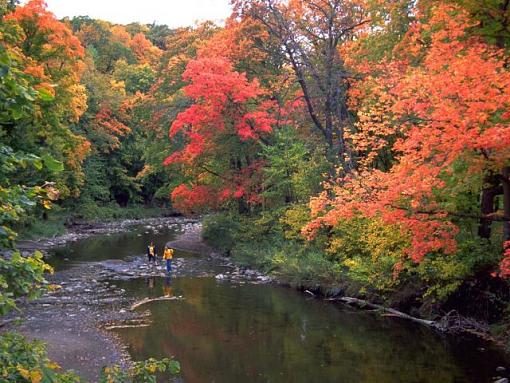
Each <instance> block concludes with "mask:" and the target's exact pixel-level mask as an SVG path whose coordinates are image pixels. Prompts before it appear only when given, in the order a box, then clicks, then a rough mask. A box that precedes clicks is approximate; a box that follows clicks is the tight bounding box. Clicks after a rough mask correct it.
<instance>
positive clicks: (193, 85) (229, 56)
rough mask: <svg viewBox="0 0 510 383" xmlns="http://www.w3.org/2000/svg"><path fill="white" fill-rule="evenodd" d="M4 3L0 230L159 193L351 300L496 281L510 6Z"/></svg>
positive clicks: (502, 232) (506, 159)
mask: <svg viewBox="0 0 510 383" xmlns="http://www.w3.org/2000/svg"><path fill="white" fill-rule="evenodd" d="M0 4H1V9H0V12H1V13H0V14H1V23H0V82H1V87H0V141H1V142H0V162H1V164H2V166H1V168H0V180H1V188H0V190H1V198H2V212H3V214H2V218H1V219H2V222H1V224H2V229H1V230H0V235H1V236H2V244H3V245H4V246H10V245H11V246H12V243H13V241H14V239H15V231H16V229H17V228H20V227H24V226H30V225H31V222H32V221H33V220H34V218H35V220H39V219H45V218H47V215H48V212H47V210H48V209H49V208H50V207H52V206H53V208H54V210H56V211H63V212H67V213H66V214H69V216H72V217H73V219H82V218H87V219H91V218H98V217H99V218H100V217H102V216H103V215H104V212H105V211H107V210H108V209H118V208H120V207H128V206H138V205H143V206H152V207H154V206H156V207H166V208H171V209H172V210H173V211H174V212H179V213H182V214H188V215H196V214H211V213H215V214H216V215H214V216H212V217H213V218H210V219H209V221H208V225H207V228H208V230H209V233H216V235H213V236H212V237H210V240H211V241H213V242H215V245H217V246H218V247H219V248H221V249H222V250H224V251H225V252H226V253H228V254H234V255H237V256H243V255H246V254H247V253H250V254H251V255H252V256H255V255H256V254H257V253H256V251H254V250H253V248H252V247H250V246H251V245H253V244H254V241H255V242H257V241H259V242H267V243H268V244H271V246H272V247H271V248H272V250H269V251H267V252H266V253H265V254H264V255H260V254H259V258H258V259H257V260H256V261H255V262H258V263H260V264H261V265H263V267H267V268H268V269H271V270H277V271H279V272H280V273H283V274H285V273H289V274H292V275H294V276H295V275H301V276H302V277H303V278H304V280H309V279H322V280H323V281H326V282H327V283H329V284H335V283H340V282H339V281H345V280H347V281H350V285H354V286H356V288H357V291H358V293H359V294H362V295H370V294H374V295H376V296H378V297H380V298H381V299H390V300H392V301H396V302H397V303H403V302H407V303H409V302H410V301H412V302H413V303H412V304H413V305H414V306H417V307H420V308H422V309H427V310H430V309H433V308H434V307H436V306H434V305H435V304H436V303H437V302H442V303H443V304H445V305H448V304H449V303H448V302H450V301H449V299H452V297H455V294H457V293H459V292H460V291H462V289H465V288H467V287H466V286H467V283H468V281H469V283H471V284H470V285H469V286H471V287H473V286H475V287H473V289H478V290H477V291H479V290H480V291H482V290H483V291H485V290H486V289H489V290H490V289H493V288H494V289H496V290H498V289H504V291H507V288H508V286H507V282H506V280H505V279H506V278H507V277H508V276H510V178H509V177H510V113H509V107H510V70H509V57H510V56H509V48H510V36H509V33H510V32H509V30H510V29H509V28H510V27H509V23H508V20H509V17H510V14H509V13H510V9H509V5H508V3H507V2H504V1H500V0H483V1H470V0H456V1H442V0H424V1H419V2H416V1H406V0H394V1H377V0H308V1H301V0H288V1H283V0H256V1H244V0H234V1H233V3H232V4H233V9H234V11H233V14H232V15H231V16H230V17H229V18H228V19H227V20H226V22H225V25H224V26H218V25H215V24H213V23H211V22H205V23H202V24H198V25H195V26H190V27H185V28H177V29H171V28H168V27H167V26H164V25H157V24H150V25H145V24H138V23H132V24H128V25H119V24H114V23H111V22H108V21H104V20H97V19H92V18H89V17H87V16H83V17H74V18H65V19H63V20H58V19H57V18H56V17H55V15H54V14H52V13H51V12H50V11H49V10H48V9H47V7H46V5H45V3H44V1H42V0H30V1H28V2H27V3H25V4H23V5H16V4H13V3H12V2H9V1H5V0H4V1H3V2H1V3H0ZM218 233H219V234H218ZM207 235H208V234H207V233H205V236H207ZM222 241H223V242H222ZM250 244H251V245H250ZM259 244H260V243H259ZM275 244H278V245H275ZM247 249H248V250H247ZM296 249H298V250H296ZM301 282H302V281H301ZM301 282H300V283H301ZM326 282H325V283H326ZM404 287H407V288H408V289H406V290H405V291H409V292H408V296H405V297H403V296H398V297H397V295H396V294H397V293H398V292H402V291H403V288H404ZM498 291H500V290H498ZM480 295H482V294H480ZM416 302H418V303H416ZM494 305H495V306H497V309H498V310H499V312H500V313H502V312H503V311H504V307H506V306H505V305H506V303H504V302H503V301H501V302H500V301H498V302H497V303H495V304H494Z"/></svg>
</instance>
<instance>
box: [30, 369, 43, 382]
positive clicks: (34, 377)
mask: <svg viewBox="0 0 510 383" xmlns="http://www.w3.org/2000/svg"><path fill="white" fill-rule="evenodd" d="M41 380H42V374H41V371H40V370H33V371H30V381H31V382H32V383H41Z"/></svg>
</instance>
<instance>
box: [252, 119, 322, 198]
mask: <svg viewBox="0 0 510 383" xmlns="http://www.w3.org/2000/svg"><path fill="white" fill-rule="evenodd" d="M273 138H274V140H275V142H274V143H273V144H271V145H267V146H265V147H264V150H263V152H262V156H263V158H264V159H265V160H266V166H265V167H264V175H265V179H264V183H263V187H264V191H263V193H262V196H263V197H264V199H265V200H266V204H267V205H268V207H272V206H281V205H283V204H287V203H292V202H305V201H307V200H308V199H309V198H310V196H312V195H314V194H316V193H318V192H319V191H320V184H321V181H322V179H323V176H322V174H323V173H325V172H326V171H327V170H328V164H327V163H326V161H325V159H324V157H323V156H321V155H318V150H315V151H312V150H310V149H308V148H307V147H306V145H305V143H304V142H303V141H301V140H299V138H298V137H297V135H296V131H295V129H293V128H290V127H285V128H283V129H280V130H279V131H277V132H276V133H275V134H274V137H273Z"/></svg>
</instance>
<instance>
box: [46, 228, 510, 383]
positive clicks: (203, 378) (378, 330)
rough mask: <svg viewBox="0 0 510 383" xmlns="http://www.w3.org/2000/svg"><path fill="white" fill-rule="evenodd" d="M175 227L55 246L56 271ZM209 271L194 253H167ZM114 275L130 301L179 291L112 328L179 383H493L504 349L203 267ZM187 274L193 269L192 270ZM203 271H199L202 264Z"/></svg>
mask: <svg viewBox="0 0 510 383" xmlns="http://www.w3.org/2000/svg"><path fill="white" fill-rule="evenodd" d="M177 232H178V226H175V227H170V228H163V229H157V228H147V227H139V228H135V229H133V230H132V231H130V232H128V233H117V234H110V235H98V236H94V237H90V238H87V239H83V240H81V241H78V242H75V243H72V244H68V245H66V246H64V247H61V248H58V249H56V250H55V251H54V256H53V257H52V258H51V263H52V264H53V265H54V266H55V267H56V268H57V270H62V269H65V268H67V267H69V266H72V265H77V264H81V263H87V262H90V261H98V260H105V259H124V258H126V257H130V256H134V255H140V254H143V253H144V251H145V247H146V245H147V242H148V241H150V240H154V242H155V243H156V246H158V247H159V249H160V250H161V249H162V247H163V246H164V244H165V243H166V242H167V241H169V240H172V239H174V238H175V237H176V235H177ZM175 257H176V262H177V263H179V261H180V260H182V261H184V260H187V261H191V262H188V263H183V266H182V267H183V268H185V267H190V266H186V265H195V266H193V267H196V264H200V265H201V266H200V267H202V268H206V269H207V268H209V269H210V270H209V271H213V272H215V273H216V272H218V270H220V267H219V266H218V265H216V264H213V263H212V262H211V261H209V262H202V263H194V262H193V261H197V262H198V261H200V260H201V256H200V255H199V254H191V253H186V252H179V251H177V252H176V256H175ZM182 271H183V270H179V271H178V272H177V273H176V275H175V276H174V277H172V278H160V277H157V278H141V279H135V280H130V281H115V284H116V285H118V286H119V287H121V288H123V289H124V290H125V291H126V294H128V295H129V296H131V297H136V298H137V299H142V298H145V297H158V296H162V295H166V296H175V297H180V299H176V300H170V301H168V300H167V301H157V302H153V303H149V304H146V305H143V306H142V307H140V308H139V309H140V310H150V312H151V318H152V321H151V323H150V325H149V326H147V327H139V328H124V329H117V330H115V331H116V332H117V333H118V335H119V336H120V337H121V339H122V340H123V342H124V343H125V344H126V345H127V346H128V350H129V353H130V355H131V356H132V358H133V359H135V360H142V359H145V358H148V357H165V356H170V355H173V356H174V357H175V358H176V359H177V360H179V361H180V363H181V367H182V374H181V377H179V378H178V379H176V381H184V382H188V383H199V382H200V383H201V382H217V383H231V382H232V383H234V382H236V383H237V382H241V383H249V382H296V383H297V382H307V383H309V382H318V383H319V382H346V383H347V382H355V383H390V382H391V383H399V382H402V383H404V382H405V383H454V382H455V383H458V382H469V383H481V382H492V381H493V380H494V378H495V377H496V376H497V375H498V373H497V372H496V368H497V367H498V366H507V365H509V360H508V357H507V355H505V354H504V353H502V352H501V351H499V350H497V349H495V348H494V347H492V346H491V345H489V344H486V343H485V342H482V341H479V340H475V339H468V338H466V337H463V336H445V335H441V334H438V333H436V332H434V331H432V330H430V329H428V328H425V327H422V326H419V325H416V324H414V323H409V322H406V321H403V320H400V319H395V318H388V317H381V316H379V315H378V314H375V313H373V312H367V311H361V310H357V309H351V308H348V307H345V306H343V305H339V304H335V303H328V302H324V301H322V300H320V299H317V298H314V297H309V296H307V295H304V294H302V293H300V292H298V291H295V290H293V289H290V288H286V287H282V286H279V285H276V284H253V283H242V282H241V283H239V282H237V283H232V282H228V281H218V280H216V279H215V278H214V277H211V276H210V275H211V273H209V274H207V273H205V274H204V273H198V272H192V271H193V270H191V271H190V272H189V273H185V272H184V273H183V272H182ZM194 271H196V270H194ZM202 271H203V270H202Z"/></svg>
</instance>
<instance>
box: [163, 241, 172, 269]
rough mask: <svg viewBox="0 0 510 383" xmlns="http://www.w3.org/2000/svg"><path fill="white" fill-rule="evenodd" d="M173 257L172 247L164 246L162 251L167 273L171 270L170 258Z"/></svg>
mask: <svg viewBox="0 0 510 383" xmlns="http://www.w3.org/2000/svg"><path fill="white" fill-rule="evenodd" d="M173 257H174V249H170V248H168V247H166V246H165V251H164V252H163V259H164V260H165V261H166V271H167V273H171V272H172V258H173Z"/></svg>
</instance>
